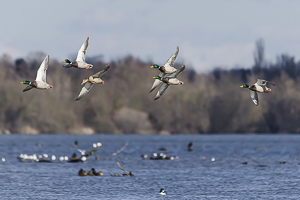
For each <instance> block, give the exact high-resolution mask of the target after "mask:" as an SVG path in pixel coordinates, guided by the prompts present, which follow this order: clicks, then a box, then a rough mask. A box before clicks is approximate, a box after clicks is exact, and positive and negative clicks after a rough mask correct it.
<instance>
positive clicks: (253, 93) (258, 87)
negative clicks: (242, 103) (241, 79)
mask: <svg viewBox="0 0 300 200" xmlns="http://www.w3.org/2000/svg"><path fill="white" fill-rule="evenodd" d="M267 83H270V84H272V85H274V86H275V84H274V83H271V82H269V81H266V80H263V79H257V81H256V83H254V84H253V85H251V86H249V85H247V84H244V85H241V86H240V87H241V88H248V89H249V93H250V97H251V99H252V101H253V103H254V104H255V105H256V106H258V96H257V92H260V93H268V92H271V88H268V87H267V86H266V84H267Z"/></svg>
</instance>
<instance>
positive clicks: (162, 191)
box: [158, 188, 167, 195]
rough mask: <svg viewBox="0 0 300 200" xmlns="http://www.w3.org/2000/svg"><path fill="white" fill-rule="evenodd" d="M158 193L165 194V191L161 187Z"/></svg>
mask: <svg viewBox="0 0 300 200" xmlns="http://www.w3.org/2000/svg"><path fill="white" fill-rule="evenodd" d="M158 194H160V195H166V194H167V193H166V191H165V190H164V189H163V188H161V189H160V191H159V193H158Z"/></svg>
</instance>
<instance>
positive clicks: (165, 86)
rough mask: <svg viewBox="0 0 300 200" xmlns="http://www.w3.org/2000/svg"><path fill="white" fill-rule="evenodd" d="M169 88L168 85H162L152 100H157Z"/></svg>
mask: <svg viewBox="0 0 300 200" xmlns="http://www.w3.org/2000/svg"><path fill="white" fill-rule="evenodd" d="M169 86H170V85H169V84H166V83H163V84H162V85H161V86H160V88H159V90H158V91H157V94H156V96H155V99H154V100H157V99H159V98H160V97H161V96H162V95H163V94H164V93H165V91H166V90H167V89H168V87H169Z"/></svg>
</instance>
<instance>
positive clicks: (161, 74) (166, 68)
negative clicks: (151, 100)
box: [149, 47, 179, 93]
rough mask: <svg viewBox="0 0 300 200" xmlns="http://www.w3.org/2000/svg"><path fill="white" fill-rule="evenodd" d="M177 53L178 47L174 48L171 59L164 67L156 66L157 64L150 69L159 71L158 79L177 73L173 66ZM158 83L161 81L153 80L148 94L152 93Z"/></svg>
mask: <svg viewBox="0 0 300 200" xmlns="http://www.w3.org/2000/svg"><path fill="white" fill-rule="evenodd" d="M178 52H179V47H176V51H175V52H174V53H173V54H172V55H171V57H170V58H169V59H168V61H167V62H166V64H165V65H164V66H158V65H157V64H154V65H152V66H151V67H150V68H156V69H158V70H159V71H160V72H159V74H158V76H159V77H164V76H165V75H166V74H172V73H174V72H177V71H178V70H177V69H176V68H174V67H173V65H174V62H175V59H176V57H177V55H178ZM160 83H161V80H159V79H155V81H154V83H153V85H152V88H151V90H150V92H152V91H153V90H154V89H155V88H156V87H157V86H158V85H159V84H160ZM150 92H149V93H150Z"/></svg>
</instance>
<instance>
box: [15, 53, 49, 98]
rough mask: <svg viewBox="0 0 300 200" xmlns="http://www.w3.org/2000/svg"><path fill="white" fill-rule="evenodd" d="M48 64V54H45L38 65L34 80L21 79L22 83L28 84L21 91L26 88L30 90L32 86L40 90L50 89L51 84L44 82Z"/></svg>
mask: <svg viewBox="0 0 300 200" xmlns="http://www.w3.org/2000/svg"><path fill="white" fill-rule="evenodd" d="M48 65H49V55H47V56H46V57H45V59H44V61H43V62H42V64H41V65H40V68H39V69H38V71H37V74H36V78H35V81H23V82H21V83H22V84H26V85H28V86H27V87H26V88H25V89H24V90H23V92H26V91H28V90H31V89H32V88H37V89H41V90H45V89H50V88H53V86H52V85H49V84H48V83H47V82H46V71H47V69H48Z"/></svg>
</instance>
